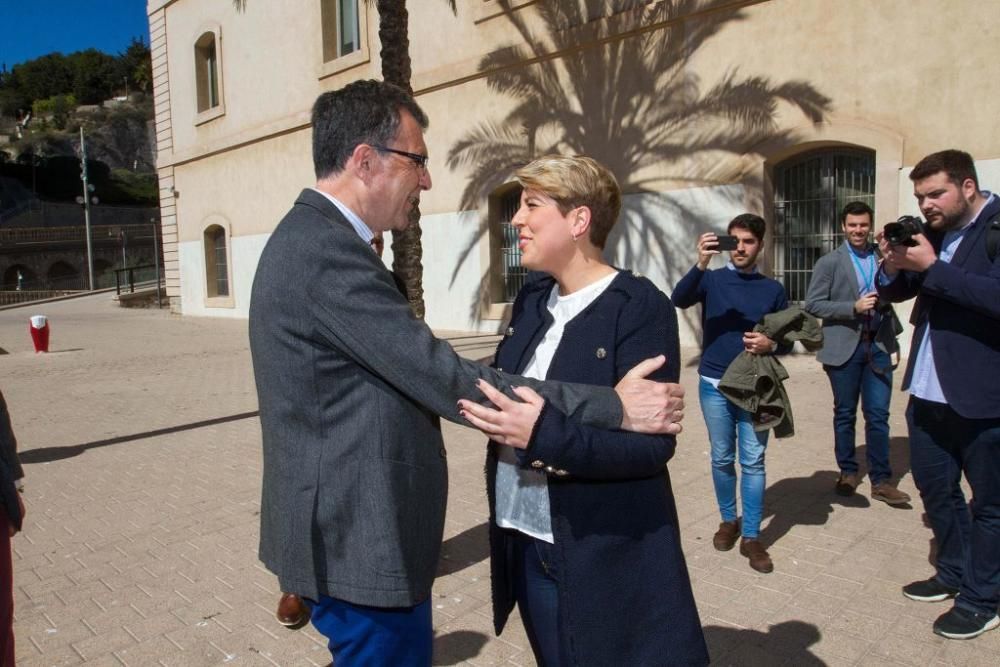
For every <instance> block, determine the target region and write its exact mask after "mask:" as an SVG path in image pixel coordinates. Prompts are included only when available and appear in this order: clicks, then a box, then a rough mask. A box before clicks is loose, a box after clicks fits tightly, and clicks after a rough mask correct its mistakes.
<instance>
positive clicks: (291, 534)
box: [250, 189, 622, 607]
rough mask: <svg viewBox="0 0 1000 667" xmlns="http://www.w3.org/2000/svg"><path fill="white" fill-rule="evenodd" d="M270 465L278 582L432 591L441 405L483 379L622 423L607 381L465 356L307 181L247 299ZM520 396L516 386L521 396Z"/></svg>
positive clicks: (265, 516)
mask: <svg viewBox="0 0 1000 667" xmlns="http://www.w3.org/2000/svg"><path fill="white" fill-rule="evenodd" d="M250 351H251V354H252V358H253V366H254V377H255V380H256V384H257V396H258V400H259V403H260V421H261V430H262V439H263V453H264V470H263V489H262V496H261V530H260V558H261V560H262V561H263V562H264V564H265V565H266V566H267V567H268V568H269V569H270V570H271V571H273V572H274V573H275V574H277V576H278V580H279V582H280V585H281V589H282V590H283V591H287V592H293V593H298V594H300V595H303V596H306V597H309V598H312V599H316V598H317V596H318V595H319V594H323V595H328V596H331V597H336V598H340V599H343V600H347V601H350V602H353V603H356V604H364V605H373V606H380V607H396V606H412V605H415V604H418V603H420V602H422V601H423V600H425V599H427V597H429V595H430V591H431V584H432V583H433V580H434V574H435V570H436V568H437V562H438V556H439V554H440V546H441V536H442V533H443V529H444V515H445V504H446V500H447V492H448V476H447V464H446V461H445V449H444V443H443V442H442V439H441V432H440V424H439V421H438V415H442V416H444V417H445V418H446V419H449V420H451V421H455V422H460V417H459V415H458V412H457V406H456V402H457V400H458V399H459V398H463V397H464V398H482V395H481V394H480V393H479V391H478V390H477V389H476V387H475V384H474V383H475V381H476V380H477V379H478V378H481V377H482V378H485V379H486V380H487V381H489V382H490V383H492V384H494V385H496V386H498V387H500V388H501V390H504V391H506V392H507V393H508V394H511V391H510V387H511V383H512V382H514V383H515V384H521V385H529V386H533V387H535V388H536V389H537V390H539V391H540V392H541V393H542V394H543V395H544V396H545V397H546V399H547V400H549V401H552V403H553V405H556V406H558V407H559V408H560V409H561V410H565V411H567V412H568V413H569V414H571V415H574V418H576V419H579V420H580V421H581V422H585V423H588V424H592V425H595V426H599V427H602V428H618V427H619V425H620V423H621V418H622V412H621V403H620V402H619V400H618V398H617V396H616V395H615V393H614V390H613V389H609V388H606V387H605V388H600V387H584V386H581V385H570V384H558V383H546V384H545V385H544V387H543V386H542V384H541V383H538V382H535V381H529V380H526V379H523V378H519V377H516V376H509V375H505V374H503V373H500V372H498V371H494V370H492V369H490V368H488V367H485V366H482V365H479V364H476V363H474V362H471V361H468V360H464V359H462V358H460V357H459V356H458V355H457V354H455V352H454V351H453V350H452V348H451V346H450V345H448V343H446V342H444V341H440V340H438V339H437V338H435V337H434V335H433V334H432V333H431V331H430V329H429V328H428V327H427V325H426V324H424V322H422V321H421V320H418V319H416V318H414V317H413V315H412V314H411V312H410V307H409V305H408V304H407V302H406V300H405V299H404V298H403V297H402V295H400V293H399V291H398V290H397V289H396V286H395V285H394V284H393V279H392V274H391V273H390V272H389V271H388V270H387V269H386V268H385V266H384V265H383V264H382V262H381V261H380V260H379V258H378V257H377V256H376V254H375V253H374V252H373V251H372V249H371V248H370V247H368V246H367V245H366V244H365V243H364V241H362V240H361V238H360V237H359V236H358V235H357V233H356V232H355V231H354V229H353V228H352V227H351V226H350V224H349V223H348V221H347V220H345V219H344V217H343V216H342V215H341V213H340V211H338V210H337V208H336V206H334V205H333V204H332V203H331V202H330V201H329V200H328V199H326V198H325V197H324V196H323V195H321V194H320V193H318V192H315V191H313V190H308V189H307V190H304V191H303V192H302V194H301V195H300V196H299V198H298V200H297V201H296V202H295V205H294V206H293V207H292V210H291V211H290V212H289V213H288V214H287V215H286V216H285V218H284V219H283V220H282V221H281V222H280V224H279V225H278V226H277V228H276V229H275V231H274V233H273V234H272V235H271V238H270V239H269V240H268V242H267V245H266V247H265V248H264V251H263V253H262V254H261V258H260V263H259V264H258V266H257V273H256V276H255V277H254V283H253V290H252V293H251V301H250ZM511 395H512V394H511Z"/></svg>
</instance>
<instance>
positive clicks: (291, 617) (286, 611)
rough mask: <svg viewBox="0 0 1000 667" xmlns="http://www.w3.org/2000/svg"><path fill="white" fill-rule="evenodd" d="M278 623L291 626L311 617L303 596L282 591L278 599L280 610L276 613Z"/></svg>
mask: <svg viewBox="0 0 1000 667" xmlns="http://www.w3.org/2000/svg"><path fill="white" fill-rule="evenodd" d="M275 617H277V619H278V623H281V624H282V625H284V626H285V627H288V628H291V627H294V626H296V625H299V624H300V623H304V622H305V621H307V620H308V619H309V609H308V608H307V607H306V605H305V603H304V602H302V598H300V597H299V596H298V595H295V594H294V593H282V594H281V599H280V600H278V611H277V613H275Z"/></svg>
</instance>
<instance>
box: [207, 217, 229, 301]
mask: <svg viewBox="0 0 1000 667" xmlns="http://www.w3.org/2000/svg"><path fill="white" fill-rule="evenodd" d="M205 287H206V288H207V292H208V296H209V297H226V296H229V255H228V252H227V249H226V230H225V229H223V228H222V227H220V226H219V225H212V226H211V227H209V228H207V229H206V230H205Z"/></svg>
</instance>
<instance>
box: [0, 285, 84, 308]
mask: <svg viewBox="0 0 1000 667" xmlns="http://www.w3.org/2000/svg"><path fill="white" fill-rule="evenodd" d="M86 293H87V290H51V289H40V290H0V306H12V305H15V304H18V303H30V302H32V301H40V300H42V299H52V298H55V297H57V296H69V295H71V294H86Z"/></svg>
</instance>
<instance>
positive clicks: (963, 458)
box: [906, 398, 1000, 615]
mask: <svg viewBox="0 0 1000 667" xmlns="http://www.w3.org/2000/svg"><path fill="white" fill-rule="evenodd" d="M906 423H907V426H908V427H909V430H910V467H911V469H912V471H913V481H914V482H915V483H916V485H917V490H919V491H920V499H921V500H922V501H923V503H924V511H925V512H927V518H928V519H929V520H930V524H931V530H932V531H933V532H934V539H935V541H936V542H937V579H938V581H939V582H941V583H942V584H944V585H945V586H950V587H952V588H957V589H959V595H958V598H956V600H955V604H956V606H959V607H965V608H966V609H969V610H971V611H975V612H977V613H984V614H990V615H992V614H995V613H997V607H998V605H1000V419H966V418H965V417H962V416H961V415H959V414H958V413H956V412H955V411H954V410H952V409H951V407H950V406H948V405H946V404H944V403H934V402H931V401H924V400H921V399H919V398H910V404H909V406H907V408H906ZM963 473H964V474H965V479H966V480H968V482H969V486H970V487H971V488H972V501H971V502H969V503H966V501H965V495H964V494H963V493H962V488H961V487H960V486H959V482H960V481H961V479H962V474H963Z"/></svg>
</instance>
